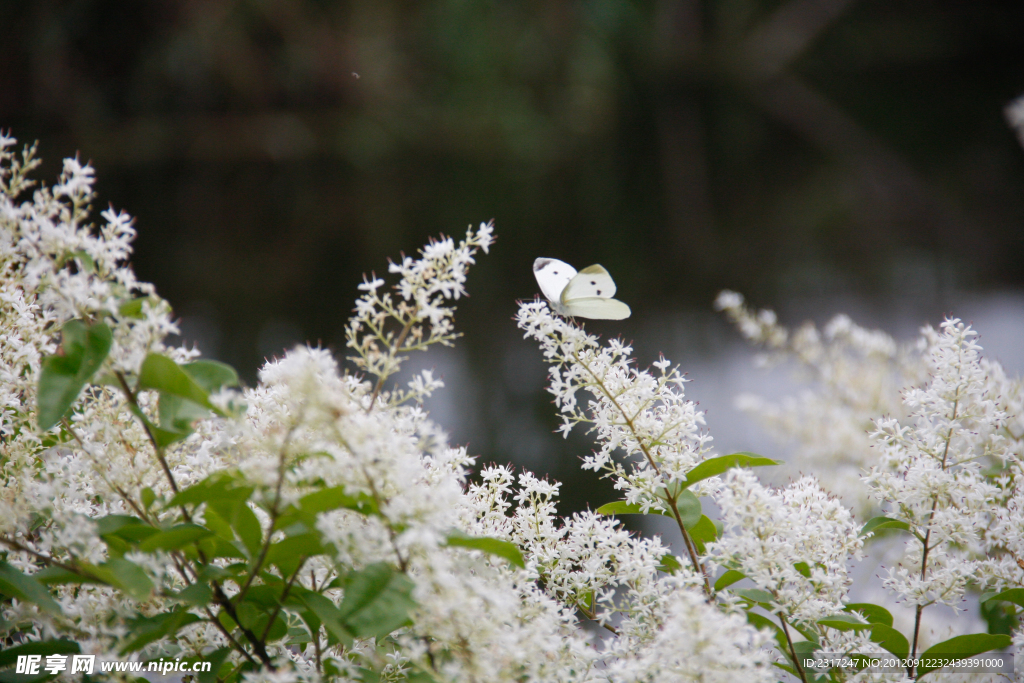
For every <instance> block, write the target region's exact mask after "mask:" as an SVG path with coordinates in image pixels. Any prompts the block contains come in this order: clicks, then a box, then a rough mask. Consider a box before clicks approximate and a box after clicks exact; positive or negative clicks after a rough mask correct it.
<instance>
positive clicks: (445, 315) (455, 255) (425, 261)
mask: <svg viewBox="0 0 1024 683" xmlns="http://www.w3.org/2000/svg"><path fill="white" fill-rule="evenodd" d="M493 242H494V226H493V224H491V223H484V224H481V225H480V227H479V229H478V230H476V231H474V230H472V229H470V230H469V231H467V232H466V238H465V239H464V240H462V241H461V242H460V243H459V245H458V246H457V247H456V246H455V241H454V240H453V239H452V238H451V237H444V238H442V239H440V240H437V241H432V242H431V243H430V244H428V245H427V246H426V247H425V248H424V249H423V251H422V253H421V258H419V259H413V258H412V257H409V256H404V257H403V258H402V260H401V262H400V263H392V264H391V266H390V267H389V268H388V270H389V271H390V272H391V273H397V274H398V275H400V276H401V279H400V280H399V282H398V283H397V284H396V285H395V290H396V292H397V296H395V295H393V294H392V293H390V292H384V293H383V294H381V293H379V291H378V290H380V288H381V287H382V286H383V285H384V281H383V280H381V279H380V278H378V277H376V276H373V277H371V278H370V279H367V280H365V281H364V282H363V284H361V285H359V289H360V290H361V291H363V292H364V294H363V295H362V296H361V297H360V298H359V299H358V300H357V301H356V308H355V315H354V316H352V319H351V320H350V321H349V324H348V327H347V328H346V330H345V336H346V341H347V345H348V347H349V348H351V349H353V350H354V351H355V352H356V354H357V355H356V356H355V357H353V358H352V359H351V360H353V361H354V362H355V363H356V365H357V367H359V368H360V369H362V370H364V371H366V372H367V373H369V374H370V375H373V376H375V377H376V378H377V384H376V386H375V387H374V391H373V394H372V395H371V397H370V400H371V401H375V400H376V399H377V398H378V396H379V395H380V393H381V391H382V390H383V388H384V382H385V380H386V379H387V378H388V377H390V376H391V375H393V374H394V373H395V372H397V371H398V368H399V366H400V365H401V363H402V361H403V360H405V356H403V355H402V354H404V353H408V352H410V351H415V350H423V349H426V348H427V347H429V346H431V345H432V344H442V345H446V346H447V345H450V344H451V343H452V341H453V340H455V339H456V338H457V337H458V336H459V335H458V333H457V332H455V327H454V325H453V323H452V314H453V313H454V312H455V309H454V308H453V307H452V306H450V305H448V304H447V302H448V301H450V300H453V299H459V298H460V297H461V296H462V295H463V294H465V293H466V289H465V283H466V271H467V270H468V269H469V266H470V265H472V264H473V263H475V261H474V260H473V256H474V254H476V251H477V250H478V249H479V250H481V251H483V252H484V253H485V254H486V253H487V250H488V249H489V248H490V246H491V244H492V243H493ZM441 386H443V384H442V383H441V382H439V381H438V380H435V379H433V377H432V376H431V375H430V373H429V372H427V373H424V374H422V375H420V376H418V377H417V378H414V379H413V380H412V381H411V382H410V384H409V390H408V391H396V392H394V393H393V394H389V395H388V398H389V400H390V402H392V403H393V404H395V403H402V402H404V401H407V400H419V399H422V398H424V397H426V396H429V395H430V393H431V392H432V391H434V390H435V389H437V388H440V387H441Z"/></svg>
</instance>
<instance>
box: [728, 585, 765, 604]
mask: <svg viewBox="0 0 1024 683" xmlns="http://www.w3.org/2000/svg"><path fill="white" fill-rule="evenodd" d="M732 592H733V593H735V594H736V595H738V596H740V597H741V598H746V599H747V600H752V601H754V602H756V603H760V604H762V605H770V604H771V603H772V601H773V600H775V598H774V597H772V594H771V593H769V592H768V591H766V590H761V589H760V588H734V589H733V591H732Z"/></svg>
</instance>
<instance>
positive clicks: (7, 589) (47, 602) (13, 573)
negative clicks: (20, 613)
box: [0, 561, 61, 616]
mask: <svg viewBox="0 0 1024 683" xmlns="http://www.w3.org/2000/svg"><path fill="white" fill-rule="evenodd" d="M0 593H3V594H4V595H8V596H10V597H12V598H17V599H18V600H21V601H23V602H30V603H32V604H33V605H35V606H37V607H39V608H40V609H41V610H43V611H44V612H49V613H50V614H53V615H55V616H59V615H60V613H61V612H60V605H58V604H57V603H56V601H55V600H54V599H53V596H51V595H50V591H49V590H47V588H46V586H44V585H43V584H41V583H40V582H39V581H38V580H36V579H35V578H33V577H31V576H28V575H26V574H22V573H21V572H20V571H18V570H17V569H15V568H14V567H12V566H11V565H9V564H8V563H6V562H2V561H0Z"/></svg>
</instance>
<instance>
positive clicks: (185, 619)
mask: <svg viewBox="0 0 1024 683" xmlns="http://www.w3.org/2000/svg"><path fill="white" fill-rule="evenodd" d="M197 621H200V619H199V617H197V616H196V615H194V614H191V613H190V612H188V611H187V610H186V609H185V608H181V609H176V610H173V611H171V612H162V613H160V614H157V615H155V616H152V617H142V616H140V617H136V618H135V619H132V620H131V621H130V622H128V637H129V638H130V640H129V641H128V643H127V644H126V645H125V646H124V647H122V648H121V654H122V655H126V654H128V653H129V652H138V651H139V650H141V649H142V648H144V647H145V646H147V645H149V644H150V643H152V642H153V641H154V640H159V639H160V638H163V637H164V636H169V635H173V634H175V633H177V632H178V630H179V629H181V628H183V627H185V626H188V625H189V624H193V623H195V622H197Z"/></svg>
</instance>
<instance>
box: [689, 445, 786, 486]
mask: <svg viewBox="0 0 1024 683" xmlns="http://www.w3.org/2000/svg"><path fill="white" fill-rule="evenodd" d="M781 464H782V461H781V460H772V459H771V458H765V457H763V456H760V455H758V454H757V453H747V452H742V453H732V454H731V455H721V456H719V457H717V458H708V459H707V460H705V461H704V462H702V463H700V464H698V465H697V466H696V467H694V468H693V469H692V470H690V471H689V472H688V473H687V474H686V482H685V484H684V486H687V487H689V486H693V485H694V484H696V483H697V482H698V481H702V480H704V479H708V478H710V477H716V476H718V475H719V474H722V473H724V472H725V471H726V470H729V469H731V468H733V467H766V466H770V465H781Z"/></svg>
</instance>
